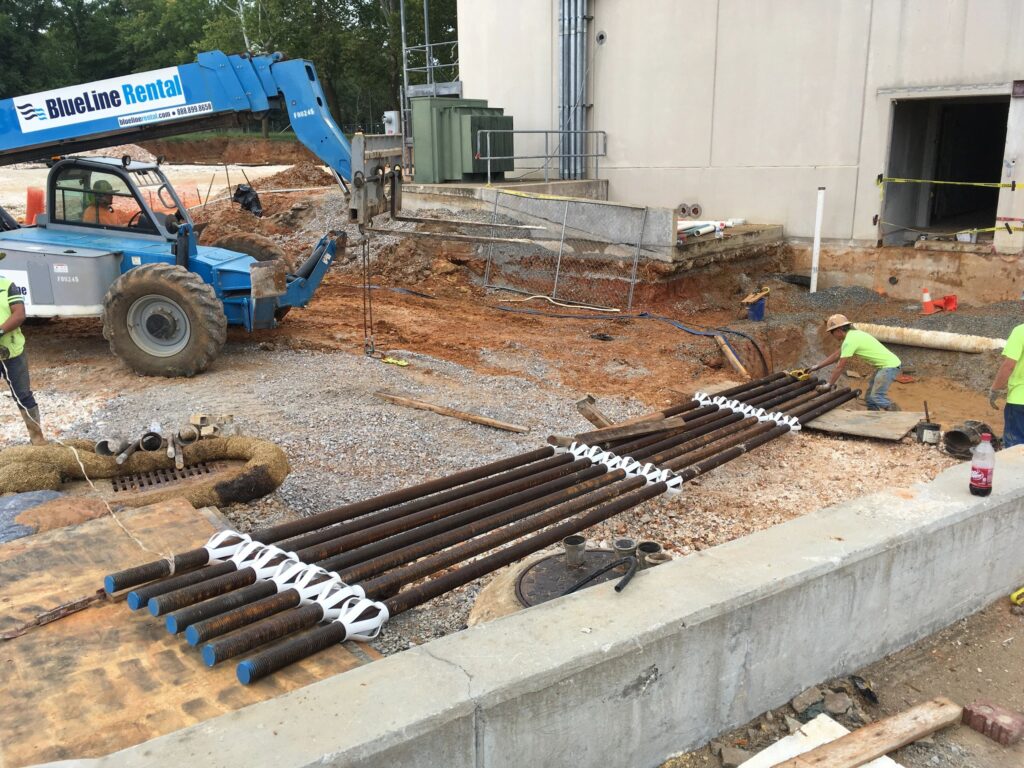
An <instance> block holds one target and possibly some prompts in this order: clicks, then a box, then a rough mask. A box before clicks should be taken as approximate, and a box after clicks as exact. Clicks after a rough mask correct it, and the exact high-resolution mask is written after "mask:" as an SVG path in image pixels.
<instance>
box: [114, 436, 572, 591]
mask: <svg viewBox="0 0 1024 768" xmlns="http://www.w3.org/2000/svg"><path fill="white" fill-rule="evenodd" d="M552 455H554V449H553V448H551V447H550V446H545V447H543V448H538V449H536V450H533V451H527V452H526V453H521V454H517V455H516V456H511V457H509V458H507V459H500V460H498V461H493V462H490V463H489V464H482V465H481V466H479V467H473V468H471V469H466V470H463V471H461V472H456V473H454V474H451V475H446V476H444V477H439V478H435V479H433V480H428V481H426V482H423V483H418V484H417V485H413V486H409V487H407V488H401V489H398V490H396V491H391V492H390V493H385V494H381V495H380V496H375V497H373V498H370V499H365V500H363V501H359V502H355V503H353V504H346V505H345V506H343V507H336V508H335V509H330V510H327V511H324V512H320V513H318V514H316V515H311V516H310V517H306V518H302V519H300V520H294V521H290V522H287V523H280V524H278V525H274V526H270V527H268V528H260V529H259V530H257V531H255V532H254V533H253V534H252V538H253V539H254V540H255V541H261V542H263V543H265V544H270V543H273V542H276V541H281V540H282V539H288V538H290V537H294V536H298V535H300V534H303V533H308V532H309V531H314V530H316V529H318V528H322V527H325V526H328V525H334V524H336V523H340V522H343V521H345V520H351V519H354V518H357V517H360V516H362V515H365V514H368V513H370V512H375V511H377V510H381V509H386V508H387V507H392V506H395V505H397V504H402V503H404V502H407V501H410V500H412V499H416V498H419V497H421V496H428V495H430V494H434V493H439V492H441V491H444V490H447V489H449V488H454V487H456V486H459V485H463V484H465V483H469V482H472V481H474V480H479V479H481V478H484V477H488V476H490V475H495V474H498V473H500V472H504V471H506V470H509V469H514V468H516V467H520V466H522V465H524V464H529V463H531V462H533V461H537V460H539V459H543V458H546V457H549V456H552ZM208 562H209V553H208V552H207V551H206V550H205V549H203V548H202V547H200V548H197V549H191V550H188V551H186V552H181V553H179V554H176V555H174V556H173V558H171V559H170V560H167V559H161V560H154V561H151V562H149V563H144V564H142V565H137V566H134V567H132V568H126V569H124V570H121V571H117V572H115V573H112V574H109V575H107V576H106V577H105V578H104V580H103V588H104V589H105V590H106V591H107V593H108V594H113V593H115V592H120V591H121V590H123V589H128V588H129V587H135V586H138V585H140V584H145V583H146V582H149V581H153V580H154V579H159V578H162V577H164V576H170V575H172V574H175V573H179V572H182V571H186V570H191V569H194V568H200V567H202V566H204V565H206V564H207V563H208Z"/></svg>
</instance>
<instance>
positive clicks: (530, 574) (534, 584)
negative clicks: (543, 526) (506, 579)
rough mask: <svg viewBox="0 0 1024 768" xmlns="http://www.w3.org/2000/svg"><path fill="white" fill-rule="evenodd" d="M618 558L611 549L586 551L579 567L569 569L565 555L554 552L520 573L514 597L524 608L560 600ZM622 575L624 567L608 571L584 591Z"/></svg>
mask: <svg viewBox="0 0 1024 768" xmlns="http://www.w3.org/2000/svg"><path fill="white" fill-rule="evenodd" d="M618 559H619V554H618V553H617V552H615V551H614V550H611V549H588V550H587V552H586V554H585V555H584V558H583V565H582V567H580V568H570V567H568V566H567V565H566V564H565V554H564V553H563V552H558V553H556V554H553V555H550V556H549V557H545V558H544V559H543V560H538V561H537V562H536V563H534V564H533V565H531V566H530V567H529V568H527V569H526V570H525V571H523V573H522V575H521V576H520V577H519V580H518V581H517V582H516V597H517V598H519V602H520V603H522V604H523V605H524V606H526V607H527V608H528V607H530V606H531V605H540V604H541V603H546V602H547V601H548V600H554V599H555V598H556V597H561V596H562V595H563V594H564V593H565V590H567V589H569V588H570V587H571V586H573V585H574V584H576V582H578V581H580V580H581V579H583V578H584V577H585V576H587V575H588V574H591V573H593V572H594V571H596V570H597V569H598V568H600V567H601V566H603V565H607V564H608V563H610V562H612V561H613V560H618ZM625 572H626V570H625V567H624V566H620V567H618V568H612V569H611V570H610V571H608V572H607V573H602V574H601V575H600V576H598V577H597V578H596V579H594V580H593V581H592V582H590V583H589V584H587V586H586V587H584V589H586V588H588V587H592V586H594V585H595V584H601V583H603V582H605V581H611V580H613V579H619V578H621V577H622V576H623V575H624V574H625Z"/></svg>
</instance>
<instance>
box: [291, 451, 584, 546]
mask: <svg viewBox="0 0 1024 768" xmlns="http://www.w3.org/2000/svg"><path fill="white" fill-rule="evenodd" d="M571 461H572V457H571V456H568V457H567V456H566V455H565V454H560V455H557V456H550V457H547V458H545V459H542V460H540V461H535V462H531V463H529V464H525V465H523V466H521V467H516V468H515V469H511V470H509V471H507V472H502V473H500V474H497V475H491V476H489V477H485V478H481V479H480V480H476V481H474V482H472V483H466V484H464V485H460V486H457V487H455V488H452V489H450V490H447V491H444V492H442V493H438V494H433V495H431V496H425V497H423V498H419V499H413V500H411V501H408V502H406V503H404V504H399V505H398V506H394V507H390V508H388V509H384V510H381V511H379V512H375V513H372V514H367V515H363V516H361V517H358V518H356V519H354V520H350V521H347V522H343V523H340V524H338V525H336V526H330V527H326V528H321V529H319V530H316V531H311V532H309V533H306V534H303V535H301V536H295V537H292V538H290V539H285V540H284V541H282V542H279V543H278V546H280V547H281V548H282V549H287V550H299V549H306V548H307V547H312V546H315V545H317V544H322V543H324V542H326V541H331V540H332V539H337V538H339V537H341V536H345V535H347V534H350V533H354V532H356V531H361V530H364V529H366V528H370V527H372V526H377V525H381V524H383V523H388V522H391V521H394V520H400V519H402V518H405V517H407V516H410V515H413V514H415V513H417V512H420V511H422V510H424V509H431V508H436V507H438V506H440V505H442V504H447V503H449V502H456V501H457V500H459V499H466V498H468V497H471V496H475V495H479V494H481V493H483V492H485V491H492V492H500V490H499V491H495V490H494V489H500V488H506V487H508V486H509V484H511V483H514V482H516V481H519V480H522V479H524V478H529V477H536V476H538V474H539V473H541V472H544V471H546V470H549V469H552V468H554V467H558V466H561V465H564V464H567V463H569V462H571Z"/></svg>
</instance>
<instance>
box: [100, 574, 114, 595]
mask: <svg viewBox="0 0 1024 768" xmlns="http://www.w3.org/2000/svg"><path fill="white" fill-rule="evenodd" d="M103 591H104V592H106V593H107V594H108V595H112V594H114V593H115V592H116V591H117V589H115V587H114V577H113V576H104V577H103Z"/></svg>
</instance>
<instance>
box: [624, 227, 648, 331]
mask: <svg viewBox="0 0 1024 768" xmlns="http://www.w3.org/2000/svg"><path fill="white" fill-rule="evenodd" d="M645 229H647V209H646V208H644V213H643V217H642V218H641V219H640V234H639V235H637V238H636V251H634V253H633V272H632V274H631V275H630V276H629V298H628V299H627V300H626V311H627V312H632V311H633V290H634V289H635V288H636V270H637V266H638V265H639V263H640V246H641V245H642V244H643V242H644V230H645Z"/></svg>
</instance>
